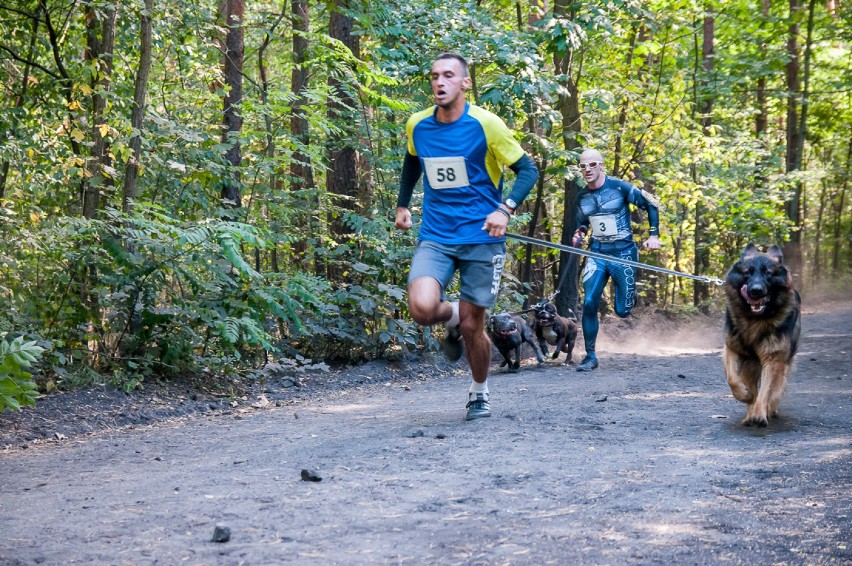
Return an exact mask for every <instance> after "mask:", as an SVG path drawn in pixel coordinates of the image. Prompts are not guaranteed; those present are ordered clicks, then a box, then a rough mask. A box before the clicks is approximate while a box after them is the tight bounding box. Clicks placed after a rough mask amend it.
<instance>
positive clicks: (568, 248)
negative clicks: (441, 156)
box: [506, 232, 725, 285]
mask: <svg viewBox="0 0 852 566" xmlns="http://www.w3.org/2000/svg"><path fill="white" fill-rule="evenodd" d="M506 237H508V238H512V239H513V240H518V241H519V242H525V243H527V244H533V245H536V246H544V247H545V248H553V249H556V250H559V251H563V252H568V253H569V254H577V255H583V256H586V257H593V258H595V259H602V260H604V261H612V262H615V263H623V264H624V265H630V266H632V267H638V268H639V269H648V270H650V271H657V272H659V273H665V274H667V275H676V276H677V277H686V278H688V279H694V280H696V281H701V282H703V283H714V284H716V285H724V284H725V281H724V280H722V279H716V278H715V277H706V276H704V275H693V274H691V273H683V272H680V271H674V270H671V269H666V268H664V267H657V266H656V265H648V264H647V263H639V262H638V261H633V260H630V259H622V258H620V257H615V256H611V255H606V254H601V253H598V252H592V251H589V250H582V249H580V248H573V247H571V246H564V245H562V244H556V243H554V242H548V241H546V240H539V239H538V238H531V237H529V236H521V235H519V234H510V233H508V232H507V233H506Z"/></svg>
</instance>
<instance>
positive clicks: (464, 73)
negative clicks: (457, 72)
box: [435, 51, 467, 77]
mask: <svg viewBox="0 0 852 566" xmlns="http://www.w3.org/2000/svg"><path fill="white" fill-rule="evenodd" d="M441 59H455V60H456V61H458V62H459V63H461V67H462V76H463V77H466V76H467V61H465V58H464V57H462V56H461V55H459V54H458V53H451V52H449V51H447V52H444V53H441V54H440V55H438V56H437V57H435V61H440V60H441Z"/></svg>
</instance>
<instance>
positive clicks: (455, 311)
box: [445, 301, 460, 327]
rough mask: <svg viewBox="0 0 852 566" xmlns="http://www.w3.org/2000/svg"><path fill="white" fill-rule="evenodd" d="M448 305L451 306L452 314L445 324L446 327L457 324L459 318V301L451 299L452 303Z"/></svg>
mask: <svg viewBox="0 0 852 566" xmlns="http://www.w3.org/2000/svg"><path fill="white" fill-rule="evenodd" d="M450 305H451V306H452V307H453V316H451V317H450V320H448V321H447V322H446V323H445V324H446V325H447V327H451V326H458V325H459V320H460V319H459V302H458V301H453V302H452V303H450Z"/></svg>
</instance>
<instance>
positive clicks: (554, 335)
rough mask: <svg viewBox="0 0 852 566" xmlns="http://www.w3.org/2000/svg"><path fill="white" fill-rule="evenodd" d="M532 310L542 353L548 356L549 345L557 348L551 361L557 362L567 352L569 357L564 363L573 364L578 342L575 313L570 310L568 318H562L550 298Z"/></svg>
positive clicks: (537, 304) (543, 300)
mask: <svg viewBox="0 0 852 566" xmlns="http://www.w3.org/2000/svg"><path fill="white" fill-rule="evenodd" d="M531 310H533V311H535V321H534V323H533V328H534V329H535V335H536V338H538V344H539V346H540V347H541V352H542V353H543V354H544V355H545V356H547V355H548V348H547V345H548V344H550V345H551V346H556V350H555V351H554V352H553V356H551V359H552V360H555V359H556V358H558V357H559V354H561V353H562V352H565V353H566V354H567V356H566V357H565V362H564V363H566V364H570V363H572V362H573V360H572V357H573V354H574V343H575V342H576V341H577V317H576V316H575V315H574V311H572V310H569V311H568V312H569V316H568V317H564V316H560V315H559V313H557V312H556V305H554V304H553V303H552V302H550V298H547V299H542V300H541V301H539V302H538V303H536V304H535V305H533V307H532V309H531Z"/></svg>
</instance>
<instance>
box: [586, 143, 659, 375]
mask: <svg viewBox="0 0 852 566" xmlns="http://www.w3.org/2000/svg"><path fill="white" fill-rule="evenodd" d="M580 171H581V172H582V174H583V178H584V179H585V180H586V188H585V189H583V190H582V191H580V194H579V195H578V196H577V226H578V227H579V228H577V231H576V232H575V233H574V238H573V241H572V245H573V246H574V247H575V248H576V247H579V246H580V245H581V244H582V243H583V240H584V239H585V237H586V234H587V233H588V232H589V230H591V232H592V237H591V240H590V243H589V249H590V250H591V251H594V252H598V253H602V254H606V255H610V256H613V257H618V258H622V259H629V260H632V261H637V260H638V258H639V250H638V248H637V247H636V244H635V242H634V241H633V228H632V226H631V223H630V206H629V205H630V204H633V205H636V206H638V207H640V208H643V209H645V210H646V211H647V212H648V223H649V224H650V225H651V230H650V237H649V238H648V239H647V240H645V243H643V244H642V247H643V248H644V249H646V250H658V249H660V239H659V237H658V236H659V233H660V230H659V223H660V215H659V211H658V207H659V203H658V202H657V200H656V199H655V198H654V197H653V196H652V195H651V194H650V193H647V192H645V191H642V190H639V189H637V188H636V187H634V186H633V185H631V184H630V183H628V182H626V181H622V180H621V179H616V178H615V177H609V176H607V175H606V173H604V160H603V156H602V155H601V154H600V153H599V152H597V151H595V150H593V149H587V150H586V151H584V152H583V153H582V154H581V155H580ZM610 277H612V281H613V284H614V286H615V305H614V307H615V314H617V315H618V316H620V317H621V318H624V317H626V316H627V315H629V314H630V311H631V309H633V305H634V303H635V296H636V270H635V268H633V267H631V266H629V265H624V264H622V263H615V262H610V261H605V260H601V259H595V258H591V257H590V258H586V267H585V269H583V291H584V295H585V298H584V301H583V341H584V342H585V345H586V357H585V358H583V361H582V362H580V365H578V366H577V371H592V370H593V369H595V368H597V367H598V358H597V356H596V355H595V342H596V340H597V337H598V327H599V324H598V306H599V305H600V300H601V295H602V294H603V290H604V288H605V287H606V284H607V281H609V278H610Z"/></svg>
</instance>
